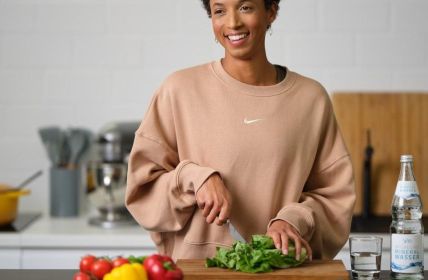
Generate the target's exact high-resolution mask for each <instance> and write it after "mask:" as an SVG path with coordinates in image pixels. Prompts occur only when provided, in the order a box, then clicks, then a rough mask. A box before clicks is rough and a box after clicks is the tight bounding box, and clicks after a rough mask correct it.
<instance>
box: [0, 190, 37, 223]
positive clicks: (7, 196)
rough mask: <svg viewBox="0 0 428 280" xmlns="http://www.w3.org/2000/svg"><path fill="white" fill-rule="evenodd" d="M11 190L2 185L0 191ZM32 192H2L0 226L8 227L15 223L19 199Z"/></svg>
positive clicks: (0, 194) (0, 195) (0, 196)
mask: <svg viewBox="0 0 428 280" xmlns="http://www.w3.org/2000/svg"><path fill="white" fill-rule="evenodd" d="M5 188H6V189H10V187H9V186H5V185H0V190H2V189H5ZM29 193H30V190H17V191H13V192H11V191H6V192H0V225H6V224H10V223H11V222H13V221H14V220H15V218H16V214H17V212H18V202H19V197H20V196H22V195H28V194H29Z"/></svg>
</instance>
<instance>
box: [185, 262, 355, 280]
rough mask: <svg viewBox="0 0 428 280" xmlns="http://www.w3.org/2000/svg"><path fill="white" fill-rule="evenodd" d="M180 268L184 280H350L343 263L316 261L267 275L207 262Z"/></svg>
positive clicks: (188, 263)
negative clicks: (214, 265)
mask: <svg viewBox="0 0 428 280" xmlns="http://www.w3.org/2000/svg"><path fill="white" fill-rule="evenodd" d="M177 264H178V266H179V267H180V268H181V269H182V270H183V273H184V280H196V279H203V280H210V279H238V280H242V279H261V280H264V279H288V280H290V279H291V280H294V279H299V280H302V279H303V280H305V279H329V280H331V279H333V280H335V279H337V280H339V279H349V274H348V272H347V271H346V269H345V266H344V265H343V263H342V261H340V260H331V261H320V260H315V261H311V262H307V263H304V264H302V265H301V266H298V267H294V268H287V269H278V270H275V271H274V272H267V273H258V274H252V273H243V272H236V271H232V270H229V269H223V268H217V267H210V268H206V267H205V260H178V261H177Z"/></svg>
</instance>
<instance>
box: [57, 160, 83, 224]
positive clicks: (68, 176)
mask: <svg viewBox="0 0 428 280" xmlns="http://www.w3.org/2000/svg"><path fill="white" fill-rule="evenodd" d="M80 182H81V178H80V168H74V169H70V168H58V167H51V169H50V215H51V216H52V217H76V216H78V215H79V193H80Z"/></svg>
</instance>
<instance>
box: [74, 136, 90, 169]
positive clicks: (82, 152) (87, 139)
mask: <svg viewBox="0 0 428 280" xmlns="http://www.w3.org/2000/svg"><path fill="white" fill-rule="evenodd" d="M79 131H80V134H82V136H83V138H84V144H83V147H82V148H81V149H80V152H79V153H77V155H76V158H75V161H76V164H80V163H81V162H82V161H83V160H84V159H85V158H86V155H87V154H88V151H89V150H90V148H91V137H92V133H91V131H89V130H86V129H80V130H79Z"/></svg>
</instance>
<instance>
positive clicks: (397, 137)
mask: <svg viewBox="0 0 428 280" xmlns="http://www.w3.org/2000/svg"><path fill="white" fill-rule="evenodd" d="M332 101H333V107H334V110H335V114H336V118H337V122H338V123H339V127H340V129H341V131H342V134H343V137H344V139H345V142H346V145H347V147H348V150H349V152H350V154H351V160H352V163H353V167H354V174H355V183H356V191H357V202H356V206H355V213H356V214H359V213H361V210H362V204H363V185H362V181H363V180H362V174H363V161H364V149H365V147H366V145H367V130H370V136H371V145H372V146H373V148H374V154H373V158H372V191H371V196H372V204H371V208H372V212H373V213H374V214H377V215H390V212H391V201H392V197H393V195H394V191H395V187H396V184H397V179H398V175H399V173H400V155H402V154H412V155H413V156H414V167H415V176H416V181H417V182H418V186H419V192H420V194H421V197H422V201H423V202H425V203H426V202H427V201H428V188H427V186H428V172H426V170H428V142H427V139H428V94H427V93H422V92H421V93H415V92H336V93H334V94H333V95H332ZM424 214H428V207H425V209H424Z"/></svg>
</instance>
